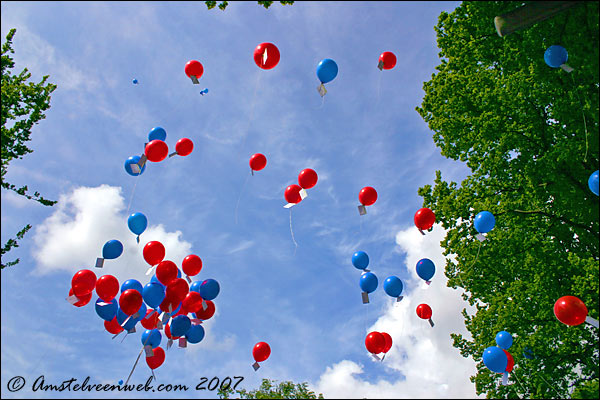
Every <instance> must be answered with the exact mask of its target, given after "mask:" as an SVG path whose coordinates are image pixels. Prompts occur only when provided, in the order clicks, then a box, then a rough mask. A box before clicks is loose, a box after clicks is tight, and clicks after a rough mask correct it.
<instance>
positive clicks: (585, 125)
mask: <svg viewBox="0 0 600 400" xmlns="http://www.w3.org/2000/svg"><path fill="white" fill-rule="evenodd" d="M570 75H571V80H572V81H573V87H574V88H575V94H576V95H577V100H578V101H579V105H580V106H581V115H582V116H583V128H584V129H585V155H584V156H583V162H587V154H588V130H587V123H586V121H585V112H584V111H583V103H582V102H581V97H579V91H578V90H577V86H576V85H575V78H573V74H570Z"/></svg>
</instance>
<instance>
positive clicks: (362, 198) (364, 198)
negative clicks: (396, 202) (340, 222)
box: [358, 186, 377, 215]
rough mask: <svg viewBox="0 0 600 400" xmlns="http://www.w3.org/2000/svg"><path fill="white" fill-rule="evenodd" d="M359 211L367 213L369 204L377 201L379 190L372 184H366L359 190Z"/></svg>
mask: <svg viewBox="0 0 600 400" xmlns="http://www.w3.org/2000/svg"><path fill="white" fill-rule="evenodd" d="M358 201H359V203H360V205H359V206H358V213H359V214H360V215H365V214H366V213H367V208H366V207H367V206H372V205H373V204H375V202H376V201H377V191H376V190H375V189H374V188H372V187H371V186H365V187H364V188H362V189H360V192H358Z"/></svg>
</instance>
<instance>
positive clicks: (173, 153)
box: [169, 151, 177, 158]
mask: <svg viewBox="0 0 600 400" xmlns="http://www.w3.org/2000/svg"><path fill="white" fill-rule="evenodd" d="M176 155H177V152H176V151H174V152H172V153H171V154H169V158H170V157H174V156H176Z"/></svg>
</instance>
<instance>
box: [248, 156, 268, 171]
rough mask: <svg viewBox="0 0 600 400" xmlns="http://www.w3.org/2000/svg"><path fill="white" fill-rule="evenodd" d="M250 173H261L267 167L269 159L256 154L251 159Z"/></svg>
mask: <svg viewBox="0 0 600 400" xmlns="http://www.w3.org/2000/svg"><path fill="white" fill-rule="evenodd" d="M248 163H249V164H250V172H251V173H252V175H254V171H260V170H261V169H263V168H264V167H266V166H267V157H265V155H264V154H261V153H256V154H253V155H252V157H250V161H249V162H248Z"/></svg>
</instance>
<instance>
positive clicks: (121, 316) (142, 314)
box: [117, 302, 148, 330]
mask: <svg viewBox="0 0 600 400" xmlns="http://www.w3.org/2000/svg"><path fill="white" fill-rule="evenodd" d="M147 311H148V307H146V304H144V303H143V302H142V305H141V306H140V309H139V310H138V311H137V312H138V314H139V316H138V317H137V318H129V315H127V314H125V313H124V312H123V311H122V310H121V309H120V308H119V309H118V310H117V322H118V323H119V324H122V323H123V322H125V320H126V319H127V318H129V321H127V323H130V322H131V321H134V322H133V325H135V324H137V323H138V322H140V321H141V320H142V318H144V317H145V316H146V312H147ZM123 328H125V326H124V327H123ZM125 329H127V330H129V329H131V328H125Z"/></svg>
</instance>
